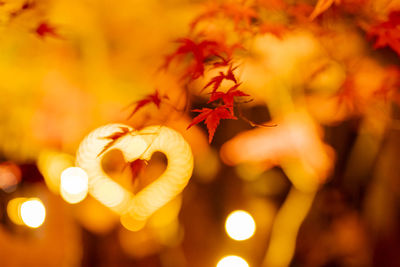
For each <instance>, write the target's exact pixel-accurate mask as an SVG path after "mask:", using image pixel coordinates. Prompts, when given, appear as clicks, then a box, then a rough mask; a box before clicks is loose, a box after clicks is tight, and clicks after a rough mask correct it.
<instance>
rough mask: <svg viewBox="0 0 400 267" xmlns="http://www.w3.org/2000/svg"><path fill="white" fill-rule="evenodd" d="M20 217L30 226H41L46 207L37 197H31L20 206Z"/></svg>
mask: <svg viewBox="0 0 400 267" xmlns="http://www.w3.org/2000/svg"><path fill="white" fill-rule="evenodd" d="M20 214H21V219H22V221H23V222H24V224H25V225H26V226H28V227H31V228H38V227H39V226H41V225H42V224H43V222H44V220H45V218H46V208H45V207H44V205H43V203H42V201H40V199H38V198H31V199H29V200H27V201H25V202H23V203H22V204H21V206H20Z"/></svg>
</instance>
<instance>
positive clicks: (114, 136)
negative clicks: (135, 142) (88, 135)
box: [97, 127, 131, 157]
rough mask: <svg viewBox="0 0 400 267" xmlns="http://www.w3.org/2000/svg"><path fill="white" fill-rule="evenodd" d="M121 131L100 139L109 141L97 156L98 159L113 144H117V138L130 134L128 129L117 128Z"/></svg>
mask: <svg viewBox="0 0 400 267" xmlns="http://www.w3.org/2000/svg"><path fill="white" fill-rule="evenodd" d="M119 128H120V130H121V131H118V132H115V133H112V134H110V135H108V136H104V137H102V138H103V139H110V142H108V143H107V144H106V145H105V146H104V148H103V150H101V151H100V153H99V154H98V155H97V156H98V157H99V156H100V155H101V154H103V153H104V152H105V151H106V150H107V149H108V148H110V147H111V146H112V145H113V144H114V143H115V142H117V140H118V139H119V138H121V137H122V136H125V135H127V134H129V133H130V132H131V130H130V129H129V128H128V127H119Z"/></svg>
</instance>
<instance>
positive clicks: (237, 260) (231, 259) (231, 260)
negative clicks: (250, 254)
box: [217, 256, 249, 267]
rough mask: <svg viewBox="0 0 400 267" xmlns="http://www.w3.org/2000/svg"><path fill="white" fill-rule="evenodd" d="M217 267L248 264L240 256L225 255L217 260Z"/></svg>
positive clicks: (245, 266)
mask: <svg viewBox="0 0 400 267" xmlns="http://www.w3.org/2000/svg"><path fill="white" fill-rule="evenodd" d="M217 267H249V264H248V263H247V262H246V261H245V260H244V259H243V258H241V257H238V256H226V257H224V258H222V259H221V260H220V261H219V262H218V264H217Z"/></svg>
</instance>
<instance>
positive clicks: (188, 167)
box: [76, 124, 193, 221]
mask: <svg viewBox="0 0 400 267" xmlns="http://www.w3.org/2000/svg"><path fill="white" fill-rule="evenodd" d="M124 128H125V129H129V131H130V132H129V133H128V134H125V135H123V136H121V137H120V138H118V139H117V141H116V142H115V143H113V144H112V145H111V146H110V147H108V148H107V149H106V150H105V151H104V153H101V152H102V151H103V149H104V148H105V146H106V145H107V144H108V143H109V141H110V140H109V139H107V138H106V137H108V136H110V135H112V134H114V133H117V132H121V129H124ZM112 149H119V150H121V152H122V154H123V156H124V159H125V160H126V161H128V162H132V161H134V160H136V159H143V160H149V159H150V158H151V156H152V154H153V153H154V152H156V151H159V152H162V153H164V154H165V156H166V157H167V160H168V165H167V168H166V170H165V171H164V173H163V174H161V176H160V177H158V178H157V179H156V180H155V181H154V182H152V183H151V184H150V185H148V186H146V187H145V188H143V189H142V190H141V191H140V192H138V193H137V194H135V195H134V194H133V193H132V192H129V191H128V190H126V189H125V188H123V187H122V186H121V185H119V184H118V183H116V182H115V181H113V180H112V179H111V178H110V177H108V176H107V174H106V173H105V172H104V171H103V169H102V167H101V161H102V158H103V157H104V155H105V154H106V152H107V151H110V150H112ZM76 164H77V166H79V167H81V168H82V169H84V170H85V171H86V172H87V174H88V176H89V194H91V195H92V196H93V197H94V198H95V199H97V200H98V201H100V202H101V203H102V204H104V205H105V206H107V207H109V208H110V209H112V210H113V211H115V212H117V213H118V214H120V215H127V214H128V215H129V216H131V217H132V218H133V219H135V220H138V221H144V220H146V219H147V218H148V217H149V216H150V215H152V214H153V213H154V212H155V211H156V210H158V209H159V208H160V207H162V206H163V205H165V204H166V203H168V202H169V201H170V200H172V199H173V198H174V197H175V196H177V195H178V194H179V193H180V192H181V191H182V190H183V189H184V187H185V186H186V184H187V183H188V181H189V179H190V177H191V175H192V171H193V155H192V151H191V149H190V146H189V144H188V143H187V142H186V141H185V140H184V139H183V137H182V135H181V134H179V133H178V132H176V131H174V130H172V129H170V128H168V127H165V126H150V127H146V128H144V129H142V130H140V131H134V130H133V129H132V128H131V127H129V126H127V125H124V124H109V125H105V126H102V127H100V128H97V129H96V130H94V131H93V132H91V133H90V134H89V135H88V136H87V137H86V138H85V139H84V140H83V141H82V142H81V144H80V146H79V149H78V152H77V156H76Z"/></svg>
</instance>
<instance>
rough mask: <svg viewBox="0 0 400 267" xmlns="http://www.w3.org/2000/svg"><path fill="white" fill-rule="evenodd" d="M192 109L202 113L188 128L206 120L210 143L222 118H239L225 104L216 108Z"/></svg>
mask: <svg viewBox="0 0 400 267" xmlns="http://www.w3.org/2000/svg"><path fill="white" fill-rule="evenodd" d="M192 111H193V112H200V114H199V115H197V116H196V117H194V118H193V120H192V122H191V123H190V124H189V126H188V127H187V129H189V128H190V127H192V126H193V125H195V124H198V123H200V122H202V121H204V123H205V124H206V126H207V129H208V142H209V143H211V141H212V139H213V137H214V133H215V130H216V129H217V127H218V125H219V121H220V120H222V119H233V120H237V118H236V117H235V116H234V115H233V114H231V112H230V110H229V108H228V107H227V106H225V105H222V106H219V107H216V108H215V109H210V108H202V109H194V110H192Z"/></svg>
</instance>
